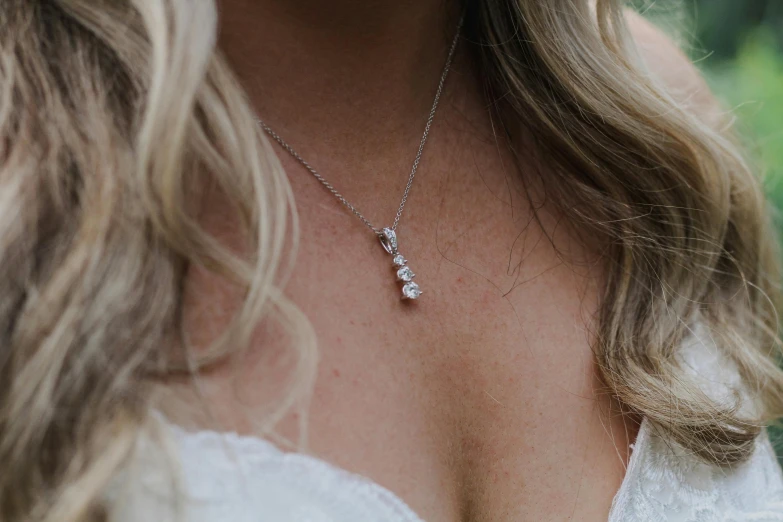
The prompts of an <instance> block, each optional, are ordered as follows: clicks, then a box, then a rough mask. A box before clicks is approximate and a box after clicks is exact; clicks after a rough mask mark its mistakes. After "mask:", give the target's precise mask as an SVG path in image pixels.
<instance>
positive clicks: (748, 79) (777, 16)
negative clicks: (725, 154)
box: [634, 0, 783, 464]
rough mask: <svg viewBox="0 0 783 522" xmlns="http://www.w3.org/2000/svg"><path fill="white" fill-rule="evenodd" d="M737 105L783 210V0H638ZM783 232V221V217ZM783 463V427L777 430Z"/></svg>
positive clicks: (740, 123)
mask: <svg viewBox="0 0 783 522" xmlns="http://www.w3.org/2000/svg"><path fill="white" fill-rule="evenodd" d="M634 4H635V5H634V7H636V8H637V9H639V10H640V11H641V12H643V13H644V14H645V16H647V18H649V19H651V20H653V21H654V22H656V23H657V25H659V26H661V27H663V28H664V29H665V30H666V29H668V30H669V32H670V33H671V34H672V35H673V36H674V37H675V38H676V39H677V40H678V41H679V43H680V44H681V45H682V47H683V48H684V49H685V50H686V51H687V52H688V53H689V55H690V57H691V58H692V59H693V61H694V62H695V63H696V64H697V65H698V67H699V68H700V69H701V70H702V72H703V74H704V76H705V78H706V79H707V81H708V83H709V84H710V86H711V87H712V89H713V92H714V93H715V94H716V95H717V96H718V97H719V98H720V99H721V101H722V102H723V104H724V106H725V108H726V109H727V110H730V111H732V113H733V114H734V115H735V116H736V119H737V127H738V129H739V131H740V134H741V136H742V137H743V138H744V140H745V142H746V143H747V148H748V150H749V152H750V157H751V160H752V161H754V162H755V164H756V165H757V168H758V170H759V172H760V174H761V176H762V179H763V182H764V186H765V188H766V191H767V194H768V195H769V197H770V199H771V200H772V202H773V203H774V204H775V206H776V207H777V208H778V209H779V211H780V210H781V209H783V0H638V1H636V2H634ZM778 223H779V230H780V232H781V237H783V220H782V219H781V218H780V216H778ZM770 438H771V439H772V441H773V443H774V444H775V447H776V449H777V453H778V457H779V460H780V462H781V464H783V429H781V427H773V428H772V429H770Z"/></svg>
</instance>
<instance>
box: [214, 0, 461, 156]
mask: <svg viewBox="0 0 783 522" xmlns="http://www.w3.org/2000/svg"><path fill="white" fill-rule="evenodd" d="M455 7H456V2H455ZM220 16H221V36H220V45H221V49H222V51H223V53H224V54H225V55H226V57H227V59H228V61H229V62H230V63H231V65H232V66H233V68H234V69H235V71H236V72H237V74H238V75H239V77H240V79H241V80H242V82H243V84H244V85H245V88H246V89H247V90H248V92H249V94H250V96H251V98H252V100H253V102H254V104H255V106H256V108H257V110H258V112H259V114H260V116H261V117H263V118H264V119H265V120H266V121H267V122H268V123H269V124H270V125H271V126H272V127H273V128H275V129H276V130H278V131H280V132H281V134H284V135H285V136H287V137H289V138H290V139H291V140H293V141H296V142H299V143H301V142H305V143H308V142H312V141H313V140H317V141H319V142H321V143H324V142H325V145H329V144H336V143H343V144H345V143H363V144H364V145H365V146H371V147H377V146H379V145H383V146H385V147H389V146H391V147H393V146H394V143H390V140H392V141H394V140H395V139H396V138H395V137H396V136H400V140H401V141H402V140H404V141H405V143H406V144H407V143H409V142H410V136H408V134H409V133H410V132H411V131H414V129H416V132H418V131H419V130H420V129H419V127H420V126H421V123H422V119H423V118H426V114H427V112H428V110H429V106H430V104H431V102H432V96H433V94H434V91H435V87H436V85H437V82H438V78H439V75H440V73H441V69H442V67H443V64H444V61H445V58H446V55H447V52H448V46H449V41H450V38H451V36H452V35H453V32H454V30H455V28H456V19H457V16H455V13H453V12H449V9H448V3H444V2H443V0H293V1H292V0H222V1H221V3H220ZM416 132H414V135H415V133H416Z"/></svg>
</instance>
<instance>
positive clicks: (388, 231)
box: [258, 19, 463, 299]
mask: <svg viewBox="0 0 783 522" xmlns="http://www.w3.org/2000/svg"><path fill="white" fill-rule="evenodd" d="M462 22H463V20H462V19H461V20H460V22H459V25H458V26H457V32H456V34H455V35H454V40H453V41H452V42H451V47H450V48H449V54H448V57H447V58H446V65H445V66H444V67H443V72H442V73H441V75H440V81H439V82H438V89H437V91H436V92H435V100H434V101H433V102H432V108H431V109H430V114H429V117H428V118H427V124H426V125H425V126H424V134H422V136H421V141H420V142H419V150H418V151H417V152H416V157H415V159H414V160H413V166H412V167H411V173H410V175H409V176H408V183H407V184H406V185H405V190H404V191H403V193H402V200H401V201H400V206H399V207H398V208H397V215H396V216H394V221H393V222H392V225H391V226H390V227H383V228H378V227H376V226H374V225H373V224H372V223H371V222H370V220H369V219H367V218H366V217H364V214H362V213H361V212H359V209H357V208H356V207H355V206H354V205H352V204H351V203H349V202H348V200H347V199H345V196H343V195H342V194H341V193H340V192H339V191H338V190H337V189H336V188H334V185H332V184H331V183H329V182H328V181H327V180H326V178H324V177H323V176H322V175H321V174H320V173H319V172H318V171H317V170H315V168H313V166H312V165H310V164H309V163H308V162H307V161H305V159H304V158H303V157H302V156H301V155H300V154H299V153H298V152H296V150H294V148H293V147H291V145H289V144H288V143H287V142H286V141H285V140H283V138H281V137H280V135H278V134H277V133H276V132H275V131H273V130H272V129H271V128H270V127H269V125H267V124H266V123H265V122H264V121H263V120H258V123H259V125H260V126H261V128H262V129H263V130H264V132H266V133H267V134H268V135H269V136H270V137H271V138H272V139H273V140H275V141H276V142H277V143H278V144H280V146H281V147H283V149H285V150H286V152H288V153H289V154H290V155H291V156H293V157H294V158H295V159H296V160H297V161H298V162H299V163H301V164H302V166H304V168H306V169H307V170H308V171H309V172H310V174H312V175H313V177H315V179H317V180H318V181H319V182H320V183H321V184H322V185H323V186H324V187H326V188H327V190H329V192H330V193H331V194H332V195H333V196H334V197H335V198H337V200H338V201H340V203H342V204H343V205H344V206H345V207H347V208H348V209H349V210H350V211H351V212H352V213H353V214H354V215H355V216H356V217H357V218H359V219H360V220H361V221H362V223H364V225H365V226H366V227H367V228H369V229H370V230H372V231H373V233H374V234H375V235H376V236H377V237H378V239H379V240H380V242H381V246H383V249H384V250H385V251H386V252H387V253H389V254H390V255H391V256H392V266H393V268H394V270H395V271H396V273H397V280H398V281H401V282H402V298H403V299H418V298H419V296H421V295H422V293H423V292H422V290H421V288H420V287H419V285H418V284H417V283H415V282H414V281H413V278H414V277H416V274H414V273H413V270H411V269H410V267H408V261H407V260H406V259H405V257H404V256H403V255H402V254H401V253H400V251H399V250H398V239H397V225H399V224H400V218H401V217H402V211H403V210H404V209H405V203H407V201H408V193H409V192H410V190H411V186H412V185H413V180H414V178H415V177H416V170H417V169H418V168H419V162H420V161H421V155H422V152H423V151H424V145H425V144H426V143H427V137H428V136H429V134H430V127H432V122H433V120H434V119H435V111H437V109H438V102H440V96H441V93H442V92H443V86H444V85H445V84H446V78H447V77H448V75H449V69H451V62H452V59H453V58H454V52H455V50H456V49H457V43H458V42H459V37H460V33H461V32H462Z"/></svg>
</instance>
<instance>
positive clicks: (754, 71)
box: [705, 29, 783, 209]
mask: <svg viewBox="0 0 783 522" xmlns="http://www.w3.org/2000/svg"><path fill="white" fill-rule="evenodd" d="M705 75H706V77H707V80H708V81H709V82H710V84H711V86H712V88H713V90H714V91H715V93H716V95H718V97H720V98H721V99H722V100H723V101H724V104H725V105H726V106H727V107H728V108H729V109H730V110H732V112H733V113H734V115H735V116H736V118H737V119H738V122H739V126H740V129H741V131H742V133H743V135H744V136H745V137H746V138H748V141H747V143H748V147H749V149H750V151H751V154H752V155H753V156H754V157H755V158H757V159H758V162H759V165H760V168H761V171H762V174H763V176H764V181H765V186H766V188H767V191H768V193H769V195H770V197H771V199H772V200H773V201H774V203H775V204H776V205H777V207H778V208H781V209H783V55H782V54H781V53H780V50H779V48H778V46H777V43H776V41H775V38H774V37H773V35H772V34H771V32H770V31H769V30H767V29H757V30H756V31H754V32H753V33H752V34H751V35H750V37H749V38H747V39H746V40H745V42H744V43H743V44H742V46H741V47H740V49H739V52H738V54H737V56H736V57H735V58H734V59H732V60H729V61H725V62H722V63H720V64H718V65H716V66H713V67H708V68H707V69H706V70H705Z"/></svg>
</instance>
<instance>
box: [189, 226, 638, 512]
mask: <svg viewBox="0 0 783 522" xmlns="http://www.w3.org/2000/svg"><path fill="white" fill-rule="evenodd" d="M486 226H487V227H490V228H491V227H492V224H491V223H487V224H486ZM413 232H414V234H415V233H416V231H415V230H414V231H413ZM495 232H497V231H495ZM475 233H477V234H479V235H480V234H482V230H481V229H480V228H479V229H477V230H476V231H475ZM483 233H486V231H484V232H483ZM305 235H306V232H305ZM404 237H405V236H404V235H403V234H401V235H400V238H401V249H402V248H404V246H405V243H403V242H402V240H403V239H404ZM506 239H507V238H504V241H506ZM341 241H342V240H341V239H340V238H339V237H338V238H333V242H336V243H337V245H336V246H337V247H338V248H335V249H334V250H331V249H330V248H328V247H327V246H325V245H317V244H316V245H308V246H306V247H304V248H303V250H302V252H300V260H299V262H298V264H297V266H296V268H295V271H294V272H293V274H292V277H291V279H290V281H289V283H288V285H287V287H286V291H287V292H286V293H287V295H288V296H289V297H290V299H291V300H292V301H293V302H294V303H295V304H296V305H297V306H298V307H299V308H300V309H301V310H302V312H303V313H304V314H305V315H306V316H307V317H308V319H309V321H310V323H311V325H312V328H313V332H312V333H313V334H314V337H315V339H317V343H318V357H319V360H318V365H317V370H316V379H315V385H314V388H313V393H312V396H311V397H310V400H309V407H308V408H307V413H306V432H307V435H308V442H309V448H310V450H311V451H312V453H314V454H315V455H316V456H318V457H319V458H323V459H325V460H327V461H329V462H331V463H333V464H335V465H337V466H339V467H342V468H345V469H348V470H350V471H354V472H356V473H359V474H361V475H364V476H366V477H369V478H370V479H372V480H374V481H376V482H378V483H379V484H381V485H383V486H385V487H386V488H388V489H390V490H391V491H393V492H394V493H396V494H397V495H399V496H400V497H401V498H402V499H403V500H405V501H406V502H407V503H408V504H409V505H410V506H411V507H412V509H413V510H414V511H416V512H417V513H418V514H419V515H420V516H421V517H422V518H423V519H424V520H427V521H435V522H438V521H443V522H446V521H449V522H452V521H457V520H476V521H478V520H493V521H502V520H526V519H529V520H546V519H552V520H558V519H567V518H568V517H569V516H572V514H573V516H575V517H577V518H578V519H580V520H606V516H607V513H608V510H609V505H610V503H611V500H612V497H613V495H614V493H615V492H616V490H617V489H618V487H619V485H620V482H621V480H622V476H623V462H624V460H625V459H626V448H627V446H628V441H629V435H628V434H627V433H626V431H625V428H624V424H623V418H622V417H621V416H620V415H619V413H620V412H619V411H618V410H617V408H616V407H614V406H613V405H612V404H611V403H610V400H609V397H608V395H606V394H604V393H602V391H601V385H600V383H599V381H598V379H597V371H596V368H595V366H594V362H593V358H592V353H591V351H590V328H591V324H590V323H589V321H588V318H589V314H590V313H591V311H592V310H594V307H595V300H596V297H595V293H596V291H595V288H596V285H595V284H594V280H593V279H591V278H590V277H586V276H585V275H583V274H579V273H577V272H575V271H574V269H573V267H572V266H571V265H568V264H565V263H562V262H559V261H558V259H557V256H556V255H555V254H554V252H552V251H551V250H548V249H549V248H551V245H550V246H549V247H547V246H546V245H547V243H545V242H542V241H539V242H538V243H537V245H538V246H535V247H533V246H528V247H527V251H526V252H525V255H526V258H525V262H524V263H521V264H520V266H519V267H518V268H517V269H516V270H515V271H512V272H508V271H506V269H505V268H504V265H506V264H507V263H508V257H507V256H508V252H507V251H505V250H503V251H501V250H500V249H497V250H494V251H490V252H483V253H482V252H481V249H480V248H479V249H478V250H476V246H477V244H478V246H480V245H481V239H477V240H475V241H473V242H472V247H470V243H468V244H466V243H464V242H461V241H457V242H456V243H455V244H454V245H452V246H451V247H450V251H449V252H445V253H444V252H443V250H442V249H439V248H434V249H432V250H427V249H419V251H415V250H414V251H413V252H411V253H406V255H407V257H409V258H410V261H411V267H412V268H413V266H414V265H413V259H416V261H417V265H416V271H417V278H416V280H417V281H419V283H420V285H421V286H422V288H423V290H424V295H422V297H421V299H419V300H418V301H416V302H413V303H405V302H400V299H399V285H398V284H397V283H396V282H395V278H394V277H393V276H394V273H393V269H392V267H391V263H390V262H389V261H390V260H389V259H388V258H387V256H386V254H385V253H384V252H383V251H382V250H381V248H380V246H379V245H376V244H374V239H373V240H372V241H373V242H372V243H368V244H367V245H361V243H359V246H356V245H351V244H349V243H348V242H344V243H341ZM469 247H470V248H473V250H471V252H467V253H466V252H461V249H467V248H469ZM488 248H489V247H488ZM504 251H505V256H506V258H505V259H503V260H501V261H500V262H498V259H499V258H500V259H502V258H503V256H504V254H503V252H504ZM477 254H478V255H477ZM516 255H520V256H521V255H522V253H517V254H516ZM471 263H472V264H473V266H471ZM504 285H505V287H504ZM210 303H211V304H212V305H214V304H215V303H214V300H210ZM204 317H207V316H206V315H204V316H202V320H201V321H199V322H198V323H197V324H196V323H194V324H193V325H192V328H194V329H198V330H201V329H206V328H210V325H209V322H210V321H209V320H206V319H204ZM213 326H214V325H213ZM212 329H213V330H214V329H217V330H219V328H212ZM295 333H298V334H303V332H302V331H299V332H295ZM302 342H303V340H302V339H296V337H295V336H293V337H292V336H291V334H290V333H286V332H285V331H284V328H282V327H281V326H280V325H279V324H273V323H269V324H265V325H262V326H261V327H260V328H259V329H258V331H257V334H256V336H255V337H254V339H253V343H252V346H251V349H250V350H249V351H248V353H247V356H246V359H245V362H243V364H241V365H238V366H236V367H234V368H233V369H230V370H229V369H226V371H223V370H221V371H218V372H214V373H212V374H210V376H208V377H207V379H206V381H205V382H206V388H205V389H207V390H209V391H210V392H209V393H210V397H211V399H210V400H211V402H212V406H214V407H215V408H214V409H215V410H216V411H219V412H220V415H219V416H220V417H221V421H223V422H226V423H230V424H233V425H237V424H238V425H239V426H240V427H241V428H242V429H244V430H245V431H251V430H252V421H253V419H254V418H262V417H263V416H264V415H265V414H266V413H268V412H269V411H270V410H269V404H271V403H275V402H279V400H281V399H282V398H283V396H284V395H285V392H284V391H283V390H286V389H287V388H286V386H287V382H288V381H287V376H290V375H292V373H294V372H296V368H297V364H296V360H297V359H296V356H295V354H296V351H295V350H291V347H292V344H294V343H300V344H301V343H302ZM235 393H238V395H239V396H240V401H238V404H240V406H238V405H237V401H235V397H234V395H235ZM301 420H302V417H301V416H299V415H288V416H287V417H286V418H285V419H284V420H283V422H282V423H281V424H280V432H281V433H282V434H283V435H285V436H287V437H288V438H290V439H291V440H294V441H295V440H297V437H298V435H299V434H300V433H301V429H302V426H303V424H301Z"/></svg>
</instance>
